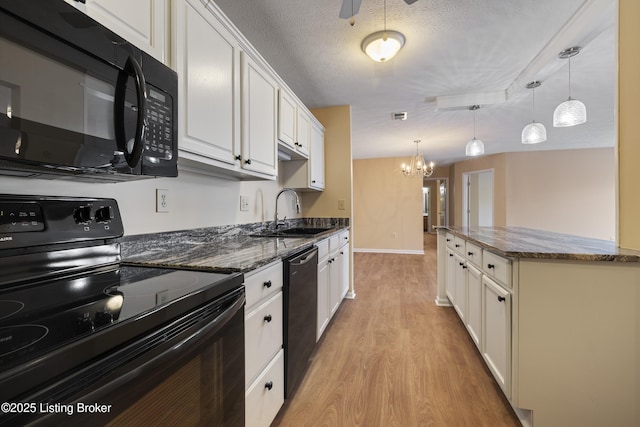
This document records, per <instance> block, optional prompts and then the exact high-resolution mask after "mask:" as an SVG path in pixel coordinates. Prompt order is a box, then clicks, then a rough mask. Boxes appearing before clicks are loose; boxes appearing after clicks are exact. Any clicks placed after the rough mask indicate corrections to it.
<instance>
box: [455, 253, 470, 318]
mask: <svg viewBox="0 0 640 427" xmlns="http://www.w3.org/2000/svg"><path fill="white" fill-rule="evenodd" d="M453 259H454V263H455V266H454V267H455V270H454V279H453V282H454V285H455V298H454V300H453V307H454V308H455V309H456V311H457V312H458V316H460V319H462V322H465V318H466V315H467V263H466V260H465V259H464V258H462V257H461V256H459V255H458V254H454V256H453Z"/></svg>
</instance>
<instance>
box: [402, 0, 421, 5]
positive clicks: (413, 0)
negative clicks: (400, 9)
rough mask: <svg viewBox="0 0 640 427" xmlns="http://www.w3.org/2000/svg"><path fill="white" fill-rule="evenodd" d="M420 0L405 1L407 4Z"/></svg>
mask: <svg viewBox="0 0 640 427" xmlns="http://www.w3.org/2000/svg"><path fill="white" fill-rule="evenodd" d="M417 1H418V0H404V2H405V3H406V4H414V3H415V2H417Z"/></svg>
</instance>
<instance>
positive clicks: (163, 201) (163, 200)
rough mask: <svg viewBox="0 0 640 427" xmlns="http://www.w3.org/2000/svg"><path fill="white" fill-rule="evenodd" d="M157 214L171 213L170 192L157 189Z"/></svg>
mask: <svg viewBox="0 0 640 427" xmlns="http://www.w3.org/2000/svg"><path fill="white" fill-rule="evenodd" d="M156 212H160V213H167V212H169V190H167V189H164V188H156Z"/></svg>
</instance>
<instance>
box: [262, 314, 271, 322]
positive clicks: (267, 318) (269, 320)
mask: <svg viewBox="0 0 640 427" xmlns="http://www.w3.org/2000/svg"><path fill="white" fill-rule="evenodd" d="M271 320H273V317H271V315H270V314H267V315H266V316H264V321H265V322H267V323H269V322H271Z"/></svg>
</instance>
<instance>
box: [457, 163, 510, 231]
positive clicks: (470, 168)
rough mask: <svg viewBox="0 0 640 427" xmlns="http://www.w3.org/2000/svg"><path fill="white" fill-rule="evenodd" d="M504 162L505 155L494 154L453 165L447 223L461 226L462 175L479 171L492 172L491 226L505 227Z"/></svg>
mask: <svg viewBox="0 0 640 427" xmlns="http://www.w3.org/2000/svg"><path fill="white" fill-rule="evenodd" d="M505 162H506V156H505V154H494V155H491V156H485V157H479V158H475V159H469V160H465V161H462V162H458V163H454V164H453V165H452V166H451V174H450V178H449V206H450V216H449V218H450V222H449V223H450V224H451V225H455V226H461V225H462V174H464V173H467V172H474V171H481V170H493V203H494V205H493V225H494V226H498V227H504V226H506V224H507V204H506V200H505V198H506V187H505V172H506V165H505ZM451 215H453V216H451Z"/></svg>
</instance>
